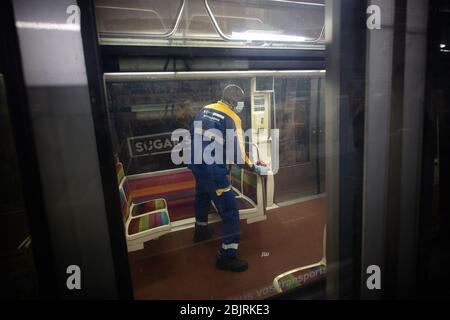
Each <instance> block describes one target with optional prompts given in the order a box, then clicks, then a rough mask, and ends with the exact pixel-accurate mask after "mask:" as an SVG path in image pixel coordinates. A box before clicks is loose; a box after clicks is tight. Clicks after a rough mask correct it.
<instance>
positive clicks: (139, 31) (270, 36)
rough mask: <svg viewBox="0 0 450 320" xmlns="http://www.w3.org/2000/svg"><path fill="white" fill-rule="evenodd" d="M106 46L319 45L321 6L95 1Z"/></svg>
mask: <svg viewBox="0 0 450 320" xmlns="http://www.w3.org/2000/svg"><path fill="white" fill-rule="evenodd" d="M95 8H96V15H97V29H98V32H99V37H100V41H101V42H102V43H105V44H117V43H124V42H126V43H134V44H139V43H140V44H143V43H145V44H150V45H152V44H153V45H169V46H176V45H193V46H204V45H207V46H238V47H248V46H256V47H262V48H264V47H273V46H280V45H281V46H288V47H290V46H306V45H318V44H323V39H324V38H323V37H324V33H323V30H324V4H323V1H308V2H299V1H273V0H264V1H245V2H242V1H216V0H209V1H204V0H191V1H184V0H183V1H182V0H170V1H169V0H164V1H148V2H143V1H136V0H133V1H121V0H119V1H106V0H97V1H95Z"/></svg>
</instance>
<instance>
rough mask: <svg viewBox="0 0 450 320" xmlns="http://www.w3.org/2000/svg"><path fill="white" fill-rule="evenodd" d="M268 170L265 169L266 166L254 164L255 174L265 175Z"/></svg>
mask: <svg viewBox="0 0 450 320" xmlns="http://www.w3.org/2000/svg"><path fill="white" fill-rule="evenodd" d="M268 171H269V170H268V169H267V167H264V166H259V165H257V164H255V172H256V173H257V174H259V175H260V176H265V175H267V172H268Z"/></svg>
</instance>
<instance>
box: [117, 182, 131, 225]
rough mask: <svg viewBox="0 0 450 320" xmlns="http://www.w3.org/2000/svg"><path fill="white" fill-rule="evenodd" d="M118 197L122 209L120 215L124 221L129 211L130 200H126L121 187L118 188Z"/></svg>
mask: <svg viewBox="0 0 450 320" xmlns="http://www.w3.org/2000/svg"><path fill="white" fill-rule="evenodd" d="M119 197H120V207H121V209H122V216H123V221H124V223H125V222H126V221H127V219H128V215H129V213H130V205H131V201H128V200H127V198H126V196H125V192H124V191H123V188H119Z"/></svg>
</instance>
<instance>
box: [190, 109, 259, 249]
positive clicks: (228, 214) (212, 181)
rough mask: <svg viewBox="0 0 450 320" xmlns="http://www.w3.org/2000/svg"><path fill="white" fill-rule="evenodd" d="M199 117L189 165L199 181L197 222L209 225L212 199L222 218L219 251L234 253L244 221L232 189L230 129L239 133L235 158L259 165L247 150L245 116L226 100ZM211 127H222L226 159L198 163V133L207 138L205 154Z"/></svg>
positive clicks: (244, 163)
mask: <svg viewBox="0 0 450 320" xmlns="http://www.w3.org/2000/svg"><path fill="white" fill-rule="evenodd" d="M195 121H198V122H201V128H198V126H197V128H195V127H194V124H193V125H192V126H191V130H190V133H191V164H190V165H188V167H189V168H190V169H191V170H192V172H193V174H194V177H195V182H196V187H195V219H196V224H197V225H198V226H200V227H201V226H204V227H206V226H207V224H208V211H209V208H210V205H211V200H212V201H213V202H214V204H215V206H216V208H217V210H218V213H219V215H220V217H221V219H222V245H221V247H220V249H219V255H220V256H226V257H234V256H236V252H237V249H238V246H239V233H240V231H239V229H240V225H239V210H238V207H237V203H236V195H235V193H234V191H233V190H232V189H231V185H230V181H229V178H228V177H229V168H228V166H227V163H226V159H230V158H231V156H230V157H229V158H227V145H226V144H227V141H226V140H227V139H226V137H227V135H226V130H227V129H234V130H236V133H237V134H236V135H234V139H233V147H234V148H233V151H234V156H233V158H232V159H233V162H234V163H235V164H238V165H239V166H240V167H242V168H245V169H247V170H249V171H254V170H255V166H254V165H253V163H252V162H251V161H250V159H249V158H248V156H247V155H246V153H245V147H244V141H243V137H242V126H241V119H240V118H239V116H238V115H237V114H236V113H235V112H234V111H233V110H232V109H231V108H230V107H229V106H228V105H227V104H226V103H224V102H222V101H219V102H217V103H214V104H210V105H207V106H206V107H204V108H203V109H201V110H200V111H199V113H198V114H197V115H196V117H195V119H194V123H195ZM198 122H197V124H198ZM209 129H216V130H219V131H220V133H221V136H222V137H223V139H220V137H219V138H217V139H215V138H214V139H215V141H216V142H220V144H222V145H223V149H222V150H223V161H222V163H213V164H207V163H205V161H204V160H203V162H202V163H201V164H195V163H194V154H195V142H194V140H195V136H196V135H199V136H197V139H198V138H200V139H201V141H203V142H202V143H201V148H202V150H201V152H202V153H201V154H203V151H204V149H205V148H206V147H207V146H208V145H209V144H211V141H210V140H209V139H206V141H205V139H203V136H204V133H205V131H206V130H209ZM210 139H211V137H210ZM228 143H230V141H228ZM197 151H198V150H197ZM238 157H242V159H240V160H241V161H238Z"/></svg>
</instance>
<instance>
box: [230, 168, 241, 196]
mask: <svg viewBox="0 0 450 320" xmlns="http://www.w3.org/2000/svg"><path fill="white" fill-rule="evenodd" d="M241 175H242V169H241V168H239V167H238V166H236V165H232V166H231V169H230V182H231V185H232V186H233V187H234V188H236V189H237V190H239V192H242V190H241V188H242V186H241Z"/></svg>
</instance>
